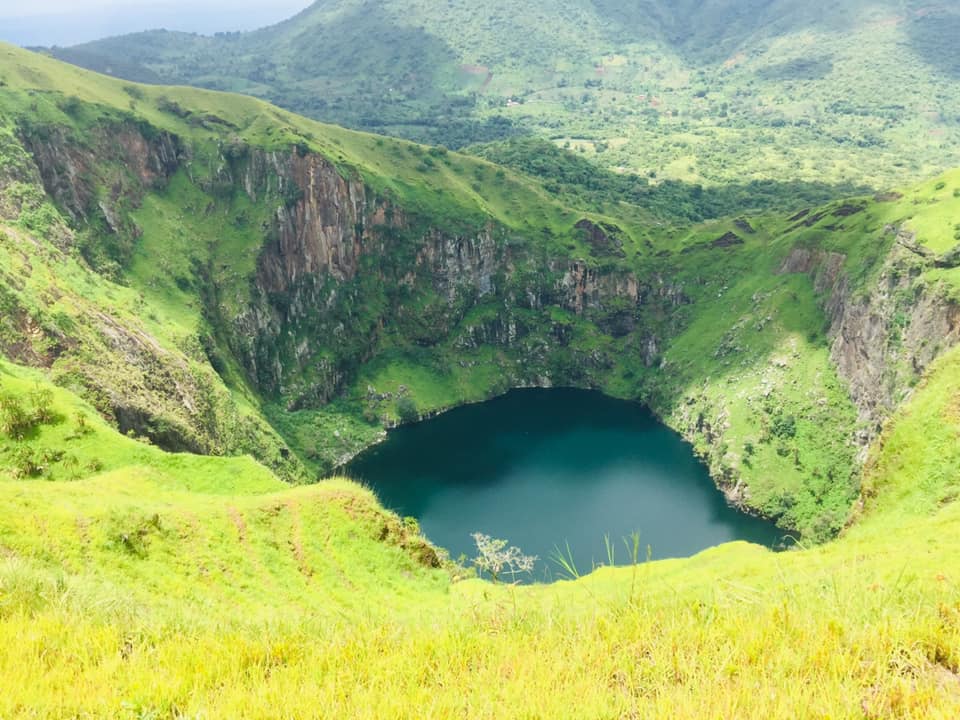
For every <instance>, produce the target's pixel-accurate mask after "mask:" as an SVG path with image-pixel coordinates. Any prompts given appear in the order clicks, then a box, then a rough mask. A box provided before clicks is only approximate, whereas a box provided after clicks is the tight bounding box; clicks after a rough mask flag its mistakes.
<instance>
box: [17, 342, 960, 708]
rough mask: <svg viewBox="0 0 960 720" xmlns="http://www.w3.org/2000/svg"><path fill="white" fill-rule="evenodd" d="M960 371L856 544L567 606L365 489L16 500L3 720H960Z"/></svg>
mask: <svg viewBox="0 0 960 720" xmlns="http://www.w3.org/2000/svg"><path fill="white" fill-rule="evenodd" d="M958 367H960V351H954V352H952V353H951V354H949V355H947V356H946V357H945V358H944V359H943V360H942V361H941V362H940V363H938V364H937V365H936V366H935V367H934V369H933V371H932V373H931V375H930V376H929V377H928V379H927V380H926V381H925V382H924V383H923V384H922V385H921V386H920V387H918V389H917V390H916V393H915V395H914V397H913V399H912V400H911V401H910V402H909V403H908V405H907V406H906V407H905V408H904V409H903V410H902V411H901V412H900V414H899V415H898V416H897V417H896V418H895V419H894V421H893V422H892V423H891V424H890V427H889V428H888V430H887V432H886V434H885V436H884V442H883V443H882V444H881V445H880V446H878V448H877V449H876V450H875V457H874V460H873V462H872V463H871V465H870V470H869V472H868V478H869V480H870V487H872V488H875V492H876V497H875V499H871V500H870V501H869V502H868V503H867V506H866V511H865V514H864V516H863V517H862V518H861V520H860V522H859V523H858V525H857V526H856V527H855V528H854V529H853V530H851V531H849V532H848V533H847V535H846V536H845V537H844V538H841V539H840V540H838V541H835V542H834V543H831V544H829V545H827V546H823V547H819V548H814V549H810V550H801V551H797V552H789V553H783V554H773V553H770V552H768V551H765V550H762V549H760V548H758V547H755V546H750V545H747V544H744V543H734V544H730V545H726V546H722V547H719V548H715V549H713V550H710V551H707V552H705V553H702V554H701V555H699V556H697V557H695V558H692V559H689V560H673V561H665V562H657V563H643V562H642V561H641V563H640V564H638V565H636V566H634V567H627V568H619V569H610V568H607V569H601V570H599V571H597V572H595V573H593V574H592V575H590V576H588V577H585V578H582V579H580V580H578V581H575V582H561V583H556V584H554V585H549V586H531V587H508V586H494V585H491V584H489V583H486V582H482V581H478V580H466V581H460V582H455V581H452V580H451V578H450V576H449V575H448V573H447V572H445V571H443V570H434V569H428V568H427V567H425V566H424V565H423V564H421V563H418V562H416V561H415V559H414V558H413V557H412V556H413V555H414V554H416V553H417V552H418V551H419V552H422V550H423V546H422V545H421V544H420V543H419V541H418V540H417V538H416V534H415V529H414V528H412V527H411V526H409V525H406V524H404V523H402V522H401V521H400V520H399V519H397V518H395V517H392V516H390V515H389V514H387V513H385V512H384V511H383V510H382V509H380V508H379V506H378V505H377V503H376V500H375V498H374V497H373V496H372V494H371V493H370V492H369V491H367V490H365V489H363V488H360V487H359V486H356V485H355V484H353V483H350V482H349V481H345V480H336V481H329V482H325V483H322V484H320V485H317V486H313V487H308V488H295V489H289V490H276V489H275V488H274V489H269V488H265V487H263V486H261V485H260V484H259V483H252V484H251V485H250V486H246V485H245V483H244V482H243V477H244V473H243V471H241V470H239V469H237V468H232V471H231V473H230V474H232V475H234V476H235V477H236V478H237V481H236V482H235V483H234V484H233V486H232V491H231V492H230V493H229V494H222V493H220V494H212V493H211V492H210V491H211V489H212V488H211V486H210V485H209V484H208V483H206V482H203V481H199V484H197V485H194V480H193V478H194V477H195V476H197V475H199V476H202V474H203V472H204V467H205V466H206V465H208V464H209V466H210V467H211V468H213V467H216V466H219V465H221V464H223V463H226V462H228V461H224V460H220V459H207V458H200V459H196V461H195V462H196V463H197V465H196V467H188V466H183V467H176V465H175V464H174V465H169V466H168V465H164V463H163V462H159V461H156V462H154V463H152V464H151V463H146V462H145V461H143V460H141V459H139V458H137V457H134V456H131V464H130V465H128V466H120V467H117V468H115V469H112V470H111V471H109V472H106V473H103V474H101V475H99V476H95V477H91V478H88V479H84V480H81V481H77V482H71V483H67V482H46V481H11V480H5V481H3V482H0V507H2V508H3V512H2V513H0V556H2V559H0V690H2V692H0V717H3V718H13V717H110V718H113V717H131V718H143V717H171V718H173V717H204V718H212V717H231V718H232V717H291V718H300V717H360V718H363V717H369V718H383V717H410V718H422V717H470V718H502V717H545V718H566V717H569V718H594V717H596V718H607V717H653V716H659V717H731V718H733V717H736V718H742V717H764V718H781V717H782V718H794V717H822V718H846V717H849V718H861V717H917V718H921V717H922V718H938V717H942V718H951V717H956V716H957V715H958V714H960V674H958V672H960V584H958V583H960V559H958V557H957V555H956V553H955V552H954V550H955V548H956V547H957V543H958V541H960V506H957V505H956V504H955V503H952V502H950V499H949V484H950V483H951V482H955V480H954V479H953V478H954V477H955V474H956V464H955V463H953V462H952V456H950V455H949V454H945V453H942V452H938V451H937V450H936V449H937V448H942V447H943V443H945V442H946V441H947V440H949V439H953V440H954V442H955V440H956V437H957V432H958V428H960V420H958V416H957V415H956V414H955V413H953V414H951V413H950V411H949V409H950V408H952V407H954V405H955V403H956V398H958V397H960V372H958ZM7 370H8V372H19V371H16V370H13V369H10V368H9V367H8V368H7ZM29 379H30V380H32V381H34V382H38V381H37V380H35V378H34V377H32V376H31V378H29ZM12 382H13V381H11V380H10V379H9V377H6V378H5V384H6V385H7V387H8V388H9V387H11V386H12ZM39 382H42V381H39ZM57 393H58V394H57V403H58V408H60V409H66V408H65V407H64V404H65V403H69V402H72V401H71V400H70V398H69V396H68V394H67V393H65V392H64V391H60V390H58V391H57ZM934 416H936V417H937V418H938V419H937V420H936V421H935V422H930V421H929V418H932V417H934ZM54 429H56V428H55V427H54ZM49 431H50V430H49V428H46V427H44V428H43V429H41V440H39V441H42V438H43V436H44V434H45V433H47V432H49ZM97 432H98V433H104V434H105V435H106V434H107V433H109V432H110V431H109V429H107V428H100V427H98V428H97ZM901 437H908V439H909V442H908V443H907V444H906V445H905V444H904V443H903V442H901V440H900V438H901ZM103 439H104V440H110V441H111V442H116V443H118V444H121V445H122V444H124V443H128V442H132V441H128V440H127V439H124V438H120V437H112V438H107V437H104V438H103ZM134 444H135V445H137V446H138V448H137V449H138V452H144V453H148V454H151V455H152V454H155V455H156V456H157V457H165V458H167V459H169V460H170V462H175V461H176V460H177V457H178V456H162V454H161V453H159V452H156V451H154V450H153V449H151V448H147V447H144V448H143V450H139V447H140V446H139V444H137V443H134ZM905 447H910V448H916V451H915V452H917V453H920V454H919V455H916V456H914V455H912V454H909V453H913V452H914V450H910V451H909V453H908V452H907V451H906V450H905V449H904V448H905ZM911 458H920V459H911ZM207 472H211V471H210V470H207ZM951 472H952V473H953V475H951V474H950V473H951ZM945 494H946V496H945ZM911 497H912V498H914V500H913V501H911V502H905V501H903V500H904V498H911ZM885 498H890V499H891V500H890V501H889V502H886V501H885ZM531 510H532V511H533V510H535V509H531Z"/></svg>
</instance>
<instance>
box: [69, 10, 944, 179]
mask: <svg viewBox="0 0 960 720" xmlns="http://www.w3.org/2000/svg"><path fill="white" fill-rule="evenodd" d="M958 35H960V14H958V9H957V7H956V6H955V5H954V4H951V3H931V2H927V1H924V0H911V1H909V2H902V1H900V0H897V1H894V0H884V1H881V2H866V1H865V0H846V1H845V2H840V3H835V2H826V1H825V0H814V1H812V2H799V1H796V0H768V1H767V0H750V1H748V2H741V1H737V0H717V1H715V2H679V3H675V2H666V1H665V0H664V1H660V0H646V1H644V2H637V3H634V4H632V6H625V4H623V3H619V2H606V1H605V0H604V1H602V2H587V1H586V0H562V1H559V2H547V1H546V0H538V1H536V2H529V3H522V4H517V3H514V2H509V1H508V0H495V1H494V2H488V3H482V4H477V3H472V2H467V0H450V1H449V2H447V3H445V4H444V5H443V7H442V12H441V11H439V10H438V8H437V6H436V4H435V3H432V2H427V1H426V0H377V1H371V0H338V1H337V2H332V1H327V0H324V1H321V2H318V3H316V4H314V5H313V6H311V7H310V8H308V9H307V10H305V11H303V12H302V13H300V14H299V15H297V16H296V17H293V18H291V19H290V20H287V21H285V22H283V23H280V24H279V25H276V26H273V27H269V28H265V29H263V30H259V31H256V32H251V33H245V34H226V35H219V36H217V37H201V36H196V35H185V34H178V33H170V32H163V31H156V32H147V33H140V34H136V35H129V36H123V37H118V38H111V39H108V40H103V41H100V42H95V43H90V44H87V45H83V46H78V47H74V48H66V49H56V50H54V54H55V55H56V56H57V57H60V58H62V59H65V60H68V61H70V62H76V63H79V64H81V65H84V66H86V67H89V68H93V69H96V70H100V71H106V72H111V73H113V74H116V75H119V76H122V77H126V78H130V79H135V80H142V81H147V82H166V83H182V84H190V85H197V86H200V87H207V88H214V89H220V90H230V91H236V92H243V93H248V94H252V95H256V96H258V97H263V98H265V99H268V100H270V101H272V102H275V103H277V104H279V105H281V106H283V107H286V108H289V109H292V110H295V111H297V112H300V113H303V114H306V115H309V116H311V117H314V118H318V119H322V120H326V121H331V122H336V123H339V124H344V125H347V126H349V127H354V128H361V129H367V130H374V131H376V132H379V133H384V134H391V135H400V136H405V137H409V138H413V139H417V140H425V141H429V142H433V143H435V144H436V143H441V144H446V145H448V146H451V147H460V146H463V145H466V144H469V143H472V142H482V141H490V140H495V139H501V138H503V137H506V136H511V135H515V134H526V133H536V134H538V135H541V136H544V137H547V138H549V139H551V140H553V141H555V142H556V143H558V144H561V145H564V146H567V147H570V148H572V149H574V150H575V151H578V152H582V153H584V155H585V156H587V157H592V158H596V159H597V160H598V161H600V162H601V163H602V164H604V165H606V166H608V167H610V168H614V169H628V170H630V171H633V172H637V173H641V174H644V175H651V176H657V177H667V178H673V179H686V180H693V181H697V182H703V183H707V184H710V183H719V182H724V181H729V180H732V179H737V180H743V179H745V178H746V179H769V178H772V177H776V178H778V179H802V180H808V181H829V182H838V181H850V180H853V181H857V182H865V183H868V184H872V185H875V186H878V187H882V186H884V185H889V184H891V183H895V182H898V181H902V180H903V179H904V178H920V177H923V176H926V175H929V174H931V173H932V172H935V171H936V170H940V169H944V168H946V167H949V166H951V165H955V164H958V163H960V155H958V150H957V148H958V147H960V142H958V141H960V90H958V83H957V81H958V78H960V49H958V48H960V45H958V43H956V42H955V39H956V37H957V36H958Z"/></svg>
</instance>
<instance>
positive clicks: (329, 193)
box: [223, 150, 676, 408]
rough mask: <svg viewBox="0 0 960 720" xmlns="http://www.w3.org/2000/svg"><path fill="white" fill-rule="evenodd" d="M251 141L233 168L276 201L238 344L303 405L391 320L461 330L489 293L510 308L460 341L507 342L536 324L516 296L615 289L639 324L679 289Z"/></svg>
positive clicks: (276, 389) (366, 354)
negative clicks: (441, 220) (516, 243)
mask: <svg viewBox="0 0 960 720" xmlns="http://www.w3.org/2000/svg"><path fill="white" fill-rule="evenodd" d="M239 155H240V156H241V158H242V159H241V161H240V162H233V163H232V164H227V167H226V169H225V170H224V178H223V179H224V180H228V181H229V182H233V183H235V184H236V185H237V186H238V187H242V188H243V191H244V192H245V193H246V194H247V195H248V196H249V197H250V199H251V200H253V201H256V202H267V203H276V205H277V207H276V211H275V213H274V215H273V217H272V219H271V222H270V227H269V229H268V230H267V240H266V242H265V244H264V246H263V249H262V252H261V254H260V257H259V260H258V263H257V274H256V278H255V281H254V286H253V290H252V296H251V297H252V300H251V303H250V305H249V307H248V309H247V310H246V311H245V312H243V313H242V314H241V315H240V316H239V317H237V318H235V319H232V325H233V328H234V332H233V341H232V345H233V348H234V350H235V352H236V354H237V355H238V356H239V357H240V358H241V359H242V362H243V364H244V366H245V367H246V369H247V372H248V374H249V376H250V377H251V378H252V379H253V380H254V382H255V383H256V384H257V385H258V387H260V389H261V390H263V391H264V392H267V393H270V394H275V395H280V396H282V397H285V398H286V400H287V402H288V405H289V407H291V408H296V407H304V406H307V405H318V404H319V405H322V404H324V403H326V402H329V401H330V400H331V399H332V398H333V397H335V396H336V395H337V394H338V393H339V392H340V391H341V390H342V388H343V387H344V386H345V385H346V383H347V382H348V381H349V380H350V378H351V375H352V373H353V371H355V369H356V368H357V366H358V365H359V364H360V363H362V362H365V361H366V360H368V359H370V357H372V356H373V354H374V353H375V352H376V347H377V343H378V341H379V338H380V336H381V334H382V333H383V332H384V331H385V330H387V329H391V330H396V329H398V328H400V329H401V331H402V332H405V333H406V335H407V338H408V339H409V340H412V341H413V342H415V343H416V344H420V345H433V344H435V343H437V342H440V341H442V340H445V339H447V338H448V337H450V336H451V333H454V329H455V328H456V326H457V325H458V323H459V322H460V321H461V320H462V319H463V317H464V316H465V315H466V313H467V312H469V310H470V309H471V308H473V307H475V306H476V305H477V304H478V303H482V302H488V301H490V300H491V299H492V298H499V299H500V300H501V301H502V304H503V305H502V306H503V308H504V311H503V312H502V313H500V314H498V315H497V317H496V318H494V319H493V320H490V321H485V322H484V323H481V324H479V325H471V326H468V327H466V328H462V329H461V330H462V331H461V332H460V333H459V335H458V336H457V340H456V342H457V343H458V344H460V346H461V347H467V346H476V345H479V344H496V345H501V346H504V347H508V346H512V345H514V344H515V343H516V342H517V340H518V339H520V338H522V337H524V336H525V334H526V326H525V323H524V322H522V321H520V320H518V319H517V318H516V317H515V316H514V315H513V314H512V313H511V312H510V311H509V310H510V308H511V307H524V308H528V309H533V310H541V309H543V308H544V307H546V306H549V305H556V306H559V307H563V308H564V309H567V310H569V311H571V312H574V313H575V314H577V315H583V314H585V313H590V312H600V311H602V310H603V309H604V307H605V304H606V303H608V302H609V301H611V300H614V299H616V300H618V301H622V304H623V309H624V312H625V315H626V316H628V317H626V318H625V319H624V321H623V322H620V323H618V324H617V327H618V328H619V329H618V330H617V331H618V332H621V331H626V332H630V331H633V329H634V320H633V316H634V315H635V314H636V313H635V310H636V308H637V307H638V306H639V305H641V304H642V303H643V302H655V301H659V300H661V299H663V298H664V297H666V296H670V295H671V293H672V294H673V295H675V294H676V291H675V289H674V290H672V291H670V292H667V293H666V294H665V293H664V289H663V287H662V285H661V287H654V286H651V287H644V286H641V283H640V282H639V281H638V279H637V277H636V276H635V275H633V274H632V273H627V272H614V273H610V272H607V273H604V272H601V271H599V270H597V269H595V268H593V267H591V266H590V265H589V264H587V263H586V262H584V261H582V260H571V259H565V258H554V259H550V260H548V261H547V262H546V263H542V262H538V261H535V260H534V259H532V258H531V257H529V256H526V255H524V254H523V253H522V252H518V251H516V250H514V249H513V246H512V244H511V242H510V238H509V234H508V233H507V232H506V231H505V230H503V229H502V228H498V227H497V226H496V225H495V224H493V223H488V224H486V225H484V226H482V227H478V228H476V229H475V230H473V231H471V232H451V231H450V229H449V228H442V227H435V226H434V227H430V223H429V218H427V219H421V221H420V222H419V224H418V225H417V227H423V226H426V227H427V229H426V230H419V231H418V230H415V229H414V222H413V221H412V220H411V219H410V218H409V217H408V216H407V214H406V213H405V212H404V211H403V209H401V208H398V207H395V206H394V205H392V204H391V203H390V202H388V201H386V200H383V199H380V198H377V197H376V195H375V193H373V192H371V191H370V190H369V189H368V188H366V187H365V186H364V184H363V183H362V181H361V180H360V179H358V178H349V177H344V176H343V175H342V174H341V173H340V172H339V171H338V170H337V169H336V168H335V167H334V166H333V165H332V164H330V163H329V162H328V161H327V160H325V159H323V158H322V157H320V156H317V155H313V154H309V153H307V154H301V153H298V152H297V151H296V150H291V151H290V152H287V153H277V152H274V153H266V152H262V151H255V150H251V151H247V150H244V151H242V152H241V153H239ZM385 289H386V290H385ZM387 290H389V292H390V293H391V297H390V298H386V297H385V295H384V293H385V292H386V291H387ZM397 291H402V292H399V294H398V292H397ZM381 299H382V300H383V302H379V301H380V300H381ZM364 306H366V307H364ZM415 307H416V309H414V308H415ZM367 310H369V312H367ZM557 333H558V337H560V336H562V334H563V329H562V328H557ZM657 344H658V342H657V340H656V338H653V337H651V338H650V339H649V340H648V342H647V346H648V348H650V350H651V352H654V351H655V350H656V347H657ZM346 348H349V350H350V353H349V354H347V353H345V352H343V350H344V349H346Z"/></svg>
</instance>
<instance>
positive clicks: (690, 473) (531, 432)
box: [345, 389, 782, 579]
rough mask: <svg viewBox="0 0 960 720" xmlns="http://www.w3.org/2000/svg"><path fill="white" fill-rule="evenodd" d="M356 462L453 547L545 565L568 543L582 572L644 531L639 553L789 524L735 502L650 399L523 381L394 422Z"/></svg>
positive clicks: (394, 501)
mask: <svg viewBox="0 0 960 720" xmlns="http://www.w3.org/2000/svg"><path fill="white" fill-rule="evenodd" d="M345 473H346V474H347V475H349V476H351V477H353V478H356V479H359V480H363V481H365V482H366V483H367V484H368V485H370V486H371V487H372V488H374V490H375V491H376V492H377V494H378V495H379V496H380V498H381V500H382V501H383V503H384V504H385V505H386V506H387V507H389V508H391V509H393V510H395V511H397V512H398V513H400V514H401V515H411V516H413V517H415V518H417V519H418V520H419V521H420V524H421V527H422V528H423V530H424V532H425V533H426V534H427V536H428V537H429V538H430V539H431V540H432V541H433V542H435V543H437V544H438V545H441V546H443V547H445V548H447V549H448V550H449V551H450V554H451V556H452V557H454V558H456V557H458V556H459V555H461V554H465V555H466V556H467V557H473V556H474V555H475V554H476V551H475V550H476V549H475V546H474V543H473V540H472V538H471V537H470V535H471V533H473V532H482V533H485V534H487V535H491V536H493V537H496V538H506V539H508V540H509V541H510V544H512V545H517V546H519V547H520V548H521V549H522V550H523V551H524V552H525V553H528V554H531V555H538V556H539V557H540V561H539V562H538V564H537V569H536V573H535V576H536V578H537V579H550V578H553V577H557V576H562V575H563V572H562V571H561V570H560V568H559V566H558V565H557V564H556V563H555V562H553V561H551V559H550V558H551V557H552V556H553V555H554V554H555V551H556V548H558V547H559V548H561V549H563V550H564V552H566V547H567V545H569V548H570V550H571V551H572V555H573V559H574V560H575V563H576V566H577V568H578V570H579V571H580V572H587V571H589V570H590V569H591V568H592V567H593V566H594V564H601V563H603V564H606V563H607V559H608V555H607V550H606V546H605V543H604V536H605V535H606V536H609V537H610V538H611V539H612V540H613V541H614V542H615V546H616V557H615V560H616V562H617V563H618V564H625V563H627V562H629V561H630V557H629V556H628V553H627V550H626V548H625V547H624V543H623V538H625V537H627V536H629V535H631V534H632V533H634V532H639V533H640V542H641V547H642V549H641V559H644V558H645V557H646V553H647V546H648V545H649V546H650V549H651V552H652V557H653V558H654V559H659V558H668V557H684V556H689V555H693V554H695V553H697V552H699V551H700V550H703V549H705V548H708V547H711V546H713V545H718V544H720V543H724V542H727V541H730V540H748V541H750V542H755V543H758V544H762V545H767V546H772V545H774V544H775V543H777V542H779V540H780V539H781V536H782V532H781V531H778V530H777V529H776V528H775V527H774V526H773V525H772V524H770V523H767V522H764V521H761V520H758V519H756V518H753V517H749V516H746V515H743V514H742V513H740V512H737V511H736V510H734V509H732V508H730V507H729V506H728V505H727V504H726V501H725V500H724V498H723V495H722V494H721V493H720V492H719V491H718V490H717V489H716V488H715V487H714V485H713V482H712V481H711V480H710V477H709V476H708V474H707V471H706V469H705V468H704V466H703V465H702V464H701V463H700V462H699V461H698V460H697V458H696V457H695V456H694V455H693V452H692V449H691V448H690V446H689V445H688V444H686V443H685V442H683V441H682V440H681V439H680V437H679V436H678V435H677V434H676V433H674V432H673V431H672V430H670V429H669V428H667V427H666V426H664V425H663V424H662V423H660V422H659V421H658V420H657V419H656V418H655V417H654V416H653V415H652V414H651V413H650V412H649V411H648V410H646V409H645V408H644V407H642V406H640V405H637V404H635V403H630V402H625V401H621V400H614V399H611V398H608V397H605V396H603V395H601V394H600V393H596V392H589V391H584V390H571V389H555V390H516V391H513V392H511V393H509V394H507V395H505V396H503V397H501V398H497V399H495V400H491V401H490V402H486V403H482V404H479V405H472V406H467V407H462V408H458V409H456V410H453V411H451V412H449V413H446V414H444V415H442V416H440V417H438V418H435V419H433V420H429V421H426V422H423V423H420V424H417V425H412V426H406V427H403V428H399V429H397V430H395V431H393V432H391V433H390V434H389V436H388V438H387V440H386V442H384V443H382V444H381V445H378V446H377V447H374V448H372V449H370V450H368V451H367V452H365V453H363V454H362V455H360V456H359V457H357V458H356V459H355V460H354V461H353V462H352V463H350V464H349V465H348V466H347V467H346V468H345Z"/></svg>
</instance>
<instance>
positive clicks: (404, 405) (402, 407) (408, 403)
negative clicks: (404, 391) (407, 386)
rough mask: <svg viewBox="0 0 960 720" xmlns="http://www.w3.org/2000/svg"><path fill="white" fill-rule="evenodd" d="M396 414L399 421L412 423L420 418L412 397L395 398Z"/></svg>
mask: <svg viewBox="0 0 960 720" xmlns="http://www.w3.org/2000/svg"><path fill="white" fill-rule="evenodd" d="M397 415H399V416H400V421H401V422H404V423H412V422H416V421H417V420H419V419H420V411H419V410H417V404H416V403H415V402H414V401H413V398H408V397H403V398H400V399H399V400H397Z"/></svg>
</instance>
